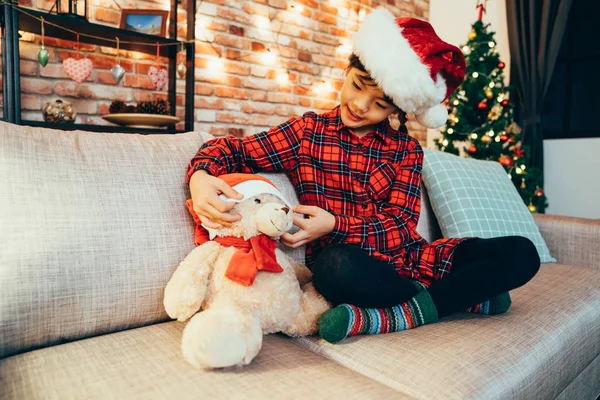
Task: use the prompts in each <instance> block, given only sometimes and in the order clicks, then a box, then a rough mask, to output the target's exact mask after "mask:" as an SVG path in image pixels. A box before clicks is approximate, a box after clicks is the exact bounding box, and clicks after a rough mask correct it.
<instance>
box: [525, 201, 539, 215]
mask: <svg viewBox="0 0 600 400" xmlns="http://www.w3.org/2000/svg"><path fill="white" fill-rule="evenodd" d="M527 209H528V210H529V212H530V213H532V214H535V213H536V212H537V210H538V209H537V207H536V206H534V205H533V204H531V203H529V205H528V206H527Z"/></svg>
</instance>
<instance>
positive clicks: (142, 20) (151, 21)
mask: <svg viewBox="0 0 600 400" xmlns="http://www.w3.org/2000/svg"><path fill="white" fill-rule="evenodd" d="M168 17H169V12H168V11H166V10H137V9H123V10H121V29H127V30H129V31H134V32H140V33H145V34H147V35H156V36H162V37H164V36H165V34H166V33H167V18H168Z"/></svg>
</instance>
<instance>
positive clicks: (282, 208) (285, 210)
mask: <svg viewBox="0 0 600 400" xmlns="http://www.w3.org/2000/svg"><path fill="white" fill-rule="evenodd" d="M281 210H282V211H283V212H284V213H286V214H287V213H289V212H290V208H289V207H281Z"/></svg>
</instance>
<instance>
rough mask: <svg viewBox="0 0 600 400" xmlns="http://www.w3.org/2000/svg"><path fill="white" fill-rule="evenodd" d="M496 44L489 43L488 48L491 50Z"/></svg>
mask: <svg viewBox="0 0 600 400" xmlns="http://www.w3.org/2000/svg"><path fill="white" fill-rule="evenodd" d="M495 45H496V44H495V43H494V42H489V43H488V46H490V48H493V47H494V46H495Z"/></svg>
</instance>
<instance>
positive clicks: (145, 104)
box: [136, 101, 156, 114]
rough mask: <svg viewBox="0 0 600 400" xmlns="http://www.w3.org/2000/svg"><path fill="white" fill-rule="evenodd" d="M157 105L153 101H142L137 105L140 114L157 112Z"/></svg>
mask: <svg viewBox="0 0 600 400" xmlns="http://www.w3.org/2000/svg"><path fill="white" fill-rule="evenodd" d="M155 108H156V107H155V106H154V104H152V102H151V101H140V102H139V103H138V105H137V108H136V112H137V113H140V114H156V112H155Z"/></svg>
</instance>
